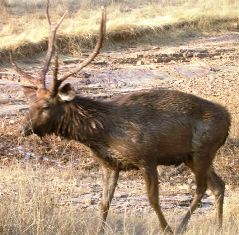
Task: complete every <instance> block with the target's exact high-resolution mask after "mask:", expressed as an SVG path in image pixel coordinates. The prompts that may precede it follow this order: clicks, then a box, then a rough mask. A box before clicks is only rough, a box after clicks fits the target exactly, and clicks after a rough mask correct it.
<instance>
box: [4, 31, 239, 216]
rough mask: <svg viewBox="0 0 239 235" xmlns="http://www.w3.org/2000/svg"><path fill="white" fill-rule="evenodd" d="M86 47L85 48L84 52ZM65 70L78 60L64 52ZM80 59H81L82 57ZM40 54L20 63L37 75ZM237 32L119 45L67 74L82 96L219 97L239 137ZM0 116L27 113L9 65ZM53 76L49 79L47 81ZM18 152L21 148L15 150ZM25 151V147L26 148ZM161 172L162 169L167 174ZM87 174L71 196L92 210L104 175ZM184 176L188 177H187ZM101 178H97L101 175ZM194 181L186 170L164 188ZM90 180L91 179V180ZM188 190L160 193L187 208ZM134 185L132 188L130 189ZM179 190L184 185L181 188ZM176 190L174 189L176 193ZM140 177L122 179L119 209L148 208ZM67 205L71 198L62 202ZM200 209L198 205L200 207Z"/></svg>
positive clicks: (165, 202) (167, 203)
mask: <svg viewBox="0 0 239 235" xmlns="http://www.w3.org/2000/svg"><path fill="white" fill-rule="evenodd" d="M87 55H88V52H84V53H83V57H86V56H87ZM61 58H62V64H61V73H64V72H66V71H69V70H70V69H71V68H72V67H74V66H75V63H76V62H78V61H79V60H78V59H76V58H72V57H69V56H62V57H61ZM81 59H82V58H81ZM40 60H41V58H35V59H31V60H24V61H21V63H20V64H21V65H22V66H23V67H24V68H25V69H26V70H27V71H29V72H31V73H32V74H33V75H34V74H36V70H37V69H39V61H40ZM238 64H239V33H231V34H225V35H219V36H213V37H204V38H203V37H202V38H198V39H195V40H193V41H191V42H189V43H188V44H187V45H185V44H184V45H183V44H182V45H180V46H177V47H176V46H171V47H162V48H161V47H155V46H151V47H149V46H147V47H143V46H137V47H134V48H132V47H131V48H127V49H125V48H120V49H117V51H105V52H104V53H102V54H101V55H100V56H99V57H98V58H97V60H96V61H95V62H94V63H92V65H90V66H89V67H87V68H86V69H84V71H82V72H81V73H80V74H79V75H78V76H77V78H71V79H69V82H71V83H73V85H74V87H75V88H76V89H77V92H78V93H79V94H81V95H84V96H90V97H95V98H102V99H107V98H111V97H112V96H116V95H119V94H122V93H127V92H131V91H135V90H148V89H151V88H157V87H167V88H172V89H179V90H182V91H186V92H190V93H193V94H196V95H199V96H201V97H205V98H208V99H211V100H214V101H217V102H220V103H222V104H224V105H226V106H227V107H228V109H229V110H230V112H231V113H232V116H233V120H234V121H233V128H232V131H231V138H238V133H239V132H238V125H237V122H238V120H239V118H238V117H239V116H238V115H239V106H238V104H239V95H238V87H239V79H238V77H239V66H238ZM0 78H1V79H0V105H1V109H0V116H1V117H2V118H6V117H8V118H9V119H14V115H18V114H19V113H21V112H24V111H25V110H26V108H27V105H26V101H25V98H24V95H23V92H22V91H21V88H20V85H18V84H17V83H16V82H15V81H9V80H7V79H14V78H15V76H14V75H13V71H12V69H11V68H1V70H0ZM49 81H50V79H48V83H49ZM14 151H19V150H17V149H14ZM22 154H23V155H24V154H25V153H24V151H23V153H22ZM164 173H165V172H163V173H162V174H164ZM91 177H94V176H89V177H88V178H86V179H85V181H84V180H83V181H81V182H80V184H81V188H85V189H87V190H86V192H85V193H82V192H81V193H79V192H78V193H76V194H75V195H72V198H71V202H72V203H74V204H76V205H77V206H79V207H81V208H82V209H83V210H85V209H90V208H91V209H94V208H95V207H96V206H98V204H99V196H100V192H101V189H100V179H98V180H93V181H92V178H91ZM184 177H185V178H184ZM98 178H99V177H98ZM182 181H184V182H185V181H186V182H187V181H189V182H192V179H191V177H189V179H188V174H187V173H186V174H185V175H183V176H182V177H181V178H180V180H179V181H177V178H176V180H175V178H173V179H172V180H171V179H170V178H169V179H168V181H167V182H164V181H163V180H162V182H161V183H162V188H163V191H165V192H166V190H165V188H167V184H172V185H177V184H178V185H181V183H180V182H182ZM89 182H90V183H89ZM180 187H181V192H183V193H184V194H177V195H176V194H173V195H172V194H171V195H169V196H165V195H164V197H162V199H161V203H162V206H163V208H164V209H172V208H174V207H177V208H179V209H180V208H185V206H188V205H189V202H190V200H191V197H190V196H188V194H186V193H185V192H186V191H188V186H187V184H182V185H181V186H180ZM132 188H134V189H133V190H132ZM179 191H180V190H179ZM175 193H176V192H175ZM144 195H145V190H144V184H143V181H142V179H136V180H134V181H130V180H126V178H125V176H123V177H122V179H121V181H119V186H118V190H117V192H116V195H115V199H114V200H113V203H112V208H113V210H114V211H116V212H119V213H121V212H124V210H125V209H126V210H129V209H130V210H135V211H136V212H137V213H142V212H149V211H151V208H150V207H149V205H148V202H147V198H146V196H144ZM62 203H63V204H65V203H67V201H65V202H62ZM211 206H212V199H211V197H209V198H205V200H204V202H203V204H202V208H203V210H204V211H205V210H207V209H208V208H209V209H211ZM198 212H199V213H200V210H198Z"/></svg>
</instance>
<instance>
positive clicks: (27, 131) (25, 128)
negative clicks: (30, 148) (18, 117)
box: [21, 125, 33, 136]
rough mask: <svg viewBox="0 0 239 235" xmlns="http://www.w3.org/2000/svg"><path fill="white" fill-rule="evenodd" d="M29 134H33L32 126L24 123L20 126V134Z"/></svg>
mask: <svg viewBox="0 0 239 235" xmlns="http://www.w3.org/2000/svg"><path fill="white" fill-rule="evenodd" d="M31 134H33V130H32V128H31V127H30V126H29V125H24V126H23V127H22V128H21V135H22V136H29V135H31Z"/></svg>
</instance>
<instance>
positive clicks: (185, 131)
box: [11, 2, 230, 233]
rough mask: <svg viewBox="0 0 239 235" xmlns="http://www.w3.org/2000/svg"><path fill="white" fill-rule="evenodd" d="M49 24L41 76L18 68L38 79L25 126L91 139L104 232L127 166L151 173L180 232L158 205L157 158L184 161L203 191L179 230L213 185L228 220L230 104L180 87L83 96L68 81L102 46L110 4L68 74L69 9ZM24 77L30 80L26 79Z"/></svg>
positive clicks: (152, 186) (151, 191)
mask: <svg viewBox="0 0 239 235" xmlns="http://www.w3.org/2000/svg"><path fill="white" fill-rule="evenodd" d="M48 9H49V2H48V4H47V18H48V22H49V25H50V31H49V39H48V51H47V55H46V58H45V62H44V65H43V68H42V70H41V72H40V74H39V78H38V79H34V78H33V77H32V76H31V75H29V74H28V73H26V72H24V71H23V70H22V69H20V68H19V67H18V66H17V65H16V63H15V62H14V61H13V59H12V56H11V63H12V65H13V66H14V68H15V70H16V71H17V72H18V73H19V74H20V75H21V76H22V77H23V78H24V79H25V81H27V82H28V83H29V82H30V83H31V84H33V85H31V86H25V87H24V89H25V94H26V95H27V96H29V97H30V98H31V103H30V107H29V112H28V113H27V115H26V117H25V123H24V126H23V133H24V134H25V135H29V134H31V133H35V134H37V135H38V136H40V137H42V136H45V135H48V134H53V133H54V134H55V135H58V136H61V137H64V138H66V139H72V140H77V141H79V142H81V143H83V144H84V145H86V146H88V147H89V148H90V149H91V150H92V151H93V152H94V154H95V158H96V159H97V160H98V161H99V163H100V164H101V166H102V168H103V195H102V201H101V222H100V225H99V230H98V232H99V233H104V230H105V222H106V217H107V214H108V210H109V207H110V203H111V200H112V198H113V195H114V191H115V188H116V185H117V180H118V177H119V172H120V171H127V170H131V169H136V170H140V171H141V172H142V174H143V176H144V179H145V183H146V189H147V195H148V199H149V202H150V205H151V206H152V207H153V208H154V210H155V212H156V214H157V216H158V219H159V223H160V226H161V228H162V230H163V231H164V232H165V233H173V232H172V229H171V228H170V226H169V225H168V223H167V221H166V219H165V217H164V215H163V213H162V211H161V208H160V205H159V192H158V173H157V166H158V165H167V166H169V165H179V164H182V163H184V164H185V165H187V166H188V167H189V168H190V169H191V170H192V172H193V173H194V174H195V181H196V194H195V197H194V199H193V200H192V202H191V205H190V208H189V209H188V211H187V212H186V214H185V216H184V218H183V220H182V222H181V223H180V225H179V227H178V228H177V230H176V231H177V232H182V231H183V230H184V229H185V228H186V225H187V223H188V221H189V218H190V216H191V214H192V213H193V212H194V210H195V209H196V207H197V205H198V203H199V202H200V201H201V199H202V197H203V195H204V193H205V191H206V189H207V188H209V189H210V190H211V191H212V192H213V194H214V195H215V199H216V205H217V220H218V223H219V225H222V213H223V199H224V190H225V184H224V182H223V180H222V179H221V178H220V177H219V176H218V175H217V174H216V173H215V171H214V169H213V160H214V158H215V155H216V152H217V150H218V149H219V148H220V147H221V146H222V145H223V144H224V142H225V140H226V138H227V136H228V132H229V127H230V114H229V112H228V111H227V110H226V108H224V107H222V106H221V105H219V104H216V103H212V102H210V101H207V100H205V99H202V98H199V97H196V96H194V95H191V94H186V93H183V92H180V91H176V90H169V89H163V88H159V89H156V90H149V91H148V92H135V93H131V94H127V95H122V96H120V97H118V98H116V99H113V100H111V101H99V100H93V99H91V98H85V97H81V96H76V95H75V91H74V89H73V88H72V87H71V85H70V84H69V83H66V84H63V82H64V81H65V80H66V79H67V78H68V77H70V76H73V75H75V74H76V73H78V72H79V71H80V70H81V69H82V68H84V67H85V66H87V65H88V64H89V63H90V62H91V61H92V60H93V59H94V58H95V57H96V56H97V54H98V53H99V51H100V48H101V47H102V42H103V38H104V33H105V24H106V13H105V10H104V9H103V11H102V18H101V23H100V31H99V38H98V41H97V43H96V46H95V49H94V51H93V52H92V54H90V55H89V58H88V59H86V60H85V61H84V62H82V63H79V64H78V65H77V66H76V68H75V69H74V70H72V71H70V72H69V73H68V74H66V75H63V76H62V77H58V58H57V55H56V46H55V44H56V31H57V29H58V27H59V26H60V24H61V22H62V21H63V18H64V16H65V14H64V16H63V17H62V18H61V19H60V21H59V22H58V23H57V24H55V25H54V24H52V23H51V19H50V16H49V10H48ZM54 54H55V60H54V61H55V62H54V69H53V82H52V87H50V88H49V87H48V88H47V86H46V82H45V80H46V74H47V72H48V69H49V67H50V63H51V60H52V57H53V56H54ZM24 79H23V81H24Z"/></svg>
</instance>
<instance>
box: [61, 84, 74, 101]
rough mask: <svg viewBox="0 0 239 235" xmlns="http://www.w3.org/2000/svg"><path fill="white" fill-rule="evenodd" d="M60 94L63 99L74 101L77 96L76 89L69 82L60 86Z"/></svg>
mask: <svg viewBox="0 0 239 235" xmlns="http://www.w3.org/2000/svg"><path fill="white" fill-rule="evenodd" d="M58 96H59V97H60V98H61V100H63V101H72V100H73V99H74V98H75V96H76V91H75V89H74V88H73V87H72V86H71V84H70V83H67V84H65V85H64V86H63V87H61V88H59V90H58Z"/></svg>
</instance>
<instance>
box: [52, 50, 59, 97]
mask: <svg viewBox="0 0 239 235" xmlns="http://www.w3.org/2000/svg"><path fill="white" fill-rule="evenodd" d="M58 69H59V62H58V53H57V51H55V59H54V68H53V84H52V91H51V92H52V96H55V95H56V93H57V89H56V87H57V76H58Z"/></svg>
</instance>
